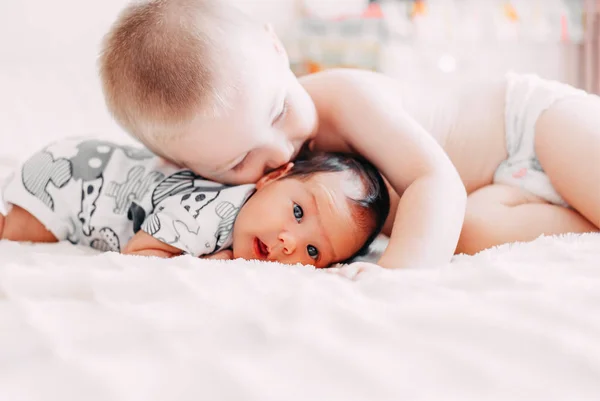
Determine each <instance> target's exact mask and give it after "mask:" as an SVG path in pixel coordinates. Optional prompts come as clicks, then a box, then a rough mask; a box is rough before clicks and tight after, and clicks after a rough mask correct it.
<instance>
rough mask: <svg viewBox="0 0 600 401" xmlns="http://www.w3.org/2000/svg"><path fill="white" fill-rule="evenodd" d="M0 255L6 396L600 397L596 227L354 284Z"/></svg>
mask: <svg viewBox="0 0 600 401" xmlns="http://www.w3.org/2000/svg"><path fill="white" fill-rule="evenodd" d="M381 244H384V242H380V243H379V245H381ZM0 261H1V263H0V400H2V401H5V400H6V401H9V400H10V401H50V400H52V401H53V400H57V401H59V400H60V401H71V400H73V401H75V400H77V401H79V400H86V401H94V400H98V401H100V400H102V401H105V400H107V401H108V400H111V401H112V400H115V401H117V400H118V401H125V400H140V401H152V400H157V401H158V400H160V401H162V400H174V401H177V400H245V401H250V400H257V401H266V400H286V401H292V400H302V401H304V400H343V401H352V400H369V401H376V400H401V399H402V400H404V399H406V400H409V399H410V400H441V399H443V400H487V399H494V400H495V399H497V400H525V399H526V400H531V399H538V400H545V401H548V400H580V399H590V400H592V399H598V396H599V395H600V317H599V312H598V311H600V235H592V234H589V235H581V236H575V235H573V236H565V237H561V238H550V237H547V238H539V239H538V240H536V241H535V242H533V243H529V244H515V245H506V246H502V247H499V248H497V249H492V250H489V251H485V252H483V253H481V254H479V255H476V256H474V257H466V256H459V257H456V258H455V260H454V261H453V263H452V264H449V265H447V266H441V267H438V268H432V269H424V270H403V271H380V272H367V273H365V274H364V275H362V276H359V277H358V279H357V280H356V281H352V280H349V279H347V278H344V277H340V276H339V275H336V274H330V273H327V272H325V271H315V270H314V269H312V268H309V267H301V266H296V267H289V266H283V265H277V264H273V263H257V262H244V261H239V260H236V261H228V262H219V261H207V260H199V259H194V258H192V257H189V256H183V257H179V258H176V259H172V260H162V259H148V258H143V257H131V256H123V255H119V254H115V253H105V254H98V253H96V252H95V251H92V250H90V249H86V248H81V247H74V246H72V245H70V244H66V243H60V244H53V245H31V244H17V243H11V242H6V241H2V242H0Z"/></svg>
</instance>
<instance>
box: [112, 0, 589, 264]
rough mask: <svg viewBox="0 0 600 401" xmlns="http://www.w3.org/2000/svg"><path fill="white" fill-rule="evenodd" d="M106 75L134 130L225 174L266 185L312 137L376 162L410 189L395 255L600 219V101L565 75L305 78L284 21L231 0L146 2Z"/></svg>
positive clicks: (163, 150) (488, 242)
mask: <svg viewBox="0 0 600 401" xmlns="http://www.w3.org/2000/svg"><path fill="white" fill-rule="evenodd" d="M100 73H101V79H102V84H103V89H104V93H105V97H106V102H107V105H108V108H109V109H110V111H111V112H112V114H113V115H114V116H115V118H116V120H117V121H118V122H119V123H120V124H121V125H122V126H123V127H124V128H125V130H127V132H129V133H130V134H131V135H132V136H134V137H136V138H138V139H139V140H140V141H142V142H143V143H144V144H145V145H146V146H148V147H149V148H150V149H152V150H153V151H154V152H156V153H158V154H159V155H161V156H163V157H165V158H167V159H169V160H171V161H173V162H174V163H177V164H178V165H181V166H185V167H186V168H189V169H191V170H193V171H194V172H195V173H197V174H200V175H202V176H204V177H207V178H210V179H212V180H215V181H218V182H225V183H235V184H241V183H250V182H255V181H256V180H258V179H259V178H260V177H261V176H262V175H263V174H264V173H265V172H268V171H271V170H273V169H276V168H278V167H279V166H282V165H285V164H286V163H288V162H289V161H290V160H293V159H294V158H295V157H296V156H297V154H298V152H299V150H300V149H301V147H302V145H303V144H305V143H308V144H309V148H310V149H314V150H321V151H336V152H352V153H358V154H360V155H362V156H363V157H365V158H367V159H368V160H370V161H371V162H372V163H373V164H374V165H375V166H376V167H377V168H378V169H379V170H380V171H381V172H382V174H383V175H384V176H385V178H386V179H387V181H388V183H389V185H390V186H391V188H392V189H393V190H394V191H393V192H392V193H391V198H392V202H391V204H392V208H391V213H390V215H389V218H388V222H387V223H386V225H385V227H384V232H385V233H386V234H388V235H390V242H389V246H388V248H387V249H386V251H385V252H384V253H383V255H382V257H381V259H380V260H379V261H378V264H379V265H381V266H383V267H407V266H408V267H418V266H423V265H433V264H442V263H446V262H448V261H449V260H450V258H451V256H452V255H453V253H454V252H465V253H475V252H477V251H479V250H482V249H484V248H487V247H490V246H493V245H497V244H501V243H505V242H509V241H519V240H521V241H526V240H531V239H534V238H536V237H537V236H539V235H541V234H556V233H565V232H585V231H598V230H599V227H600V207H599V206H598V205H600V157H599V156H600V99H599V98H598V97H597V96H592V95H589V94H587V93H585V92H583V91H580V90H576V89H574V88H572V87H569V86H567V85H564V84H560V83H557V82H551V81H547V80H543V79H540V78H538V77H535V76H530V75H520V74H508V75H506V76H504V77H499V78H498V79H496V80H489V81H486V82H474V83H470V84H465V85H464V86H461V87H459V88H455V89H452V90H450V89H448V90H444V91H440V90H439V89H436V88H431V86H430V85H427V82H411V83H410V84H409V83H407V82H400V81H396V80H394V79H391V78H389V77H386V76H384V75H381V74H377V73H371V72H366V71H357V70H330V71H325V72H322V73H317V74H313V75H309V76H306V77H303V78H301V79H297V78H296V77H295V76H294V74H293V73H292V72H291V70H290V68H289V62H288V58H287V54H286V51H285V49H284V48H283V46H282V44H281V42H280V41H279V39H278V38H277V36H276V35H275V34H274V32H273V30H272V29H271V28H270V27H269V26H266V27H265V26H262V25H260V24H257V23H256V22H254V21H253V20H251V19H250V18H248V17H247V16H246V15H244V14H242V13H241V12H240V11H238V10H237V9H236V8H235V7H233V6H231V5H230V4H228V2H227V1H222V0H212V1H211V0H155V1H142V2H136V3H135V4H133V5H132V6H130V7H128V8H127V9H126V10H124V12H123V13H122V14H121V15H120V17H119V18H118V20H117V21H116V23H115V25H114V26H113V27H112V29H111V30H110V32H109V33H108V35H107V37H106V40H105V42H104V45H103V50H102V54H101V57H100ZM367 132H368V133H369V135H366V134H365V133H367ZM392 224H393V226H392Z"/></svg>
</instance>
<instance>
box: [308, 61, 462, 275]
mask: <svg viewBox="0 0 600 401" xmlns="http://www.w3.org/2000/svg"><path fill="white" fill-rule="evenodd" d="M322 81H326V80H322ZM393 83H394V81H391V80H390V78H387V77H384V76H381V75H377V74H373V73H368V72H357V71H333V72H332V75H331V77H330V79H329V80H328V82H327V83H325V84H322V85H320V86H319V91H320V93H325V92H322V91H326V93H330V94H334V95H331V99H330V102H328V103H329V104H330V105H331V106H330V107H331V109H330V110H328V114H329V117H328V119H329V124H331V131H332V132H335V133H338V134H340V135H342V136H343V139H344V141H345V142H346V143H347V145H349V146H350V147H351V148H352V149H353V150H354V151H355V152H357V153H359V154H361V155H363V156H364V157H366V158H367V159H368V160H370V161H371V162H372V163H373V164H375V166H377V168H379V170H380V171H381V172H382V173H383V175H384V176H385V177H386V178H387V179H388V181H389V182H390V184H391V185H392V186H393V188H394V189H395V191H396V192H397V193H398V194H399V195H401V199H400V203H399V205H398V210H397V213H396V217H395V220H394V227H393V229H392V234H391V237H390V243H389V245H388V248H387V249H386V251H385V252H384V253H383V255H382V257H381V259H380V260H379V262H378V263H379V264H380V265H381V266H383V267H387V268H400V267H418V266H427V265H436V264H442V263H447V262H449V261H450V259H451V258H452V255H453V254H454V250H455V248H456V245H457V243H458V238H459V235H460V230H461V226H462V223H463V219H464V214H465V206H466V191H465V188H464V185H463V184H462V181H461V179H460V177H459V175H458V172H457V171H456V169H455V168H454V166H453V165H452V163H451V161H450V159H449V158H448V156H447V155H446V153H445V152H444V150H443V149H442V148H441V146H439V144H438V143H437V142H436V141H435V139H434V138H433V137H432V136H431V135H429V133H427V132H426V131H425V129H424V128H423V127H422V126H421V125H419V124H418V123H417V122H416V121H415V120H413V119H412V118H411V116H409V115H408V114H407V113H406V112H405V111H404V109H403V107H402V100H401V97H400V93H399V89H398V88H397V87H396V86H395V85H392V84H393Z"/></svg>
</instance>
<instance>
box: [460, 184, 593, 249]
mask: <svg viewBox="0 0 600 401" xmlns="http://www.w3.org/2000/svg"><path fill="white" fill-rule="evenodd" d="M590 231H599V230H598V228H597V227H595V226H594V225H593V224H591V223H590V222H589V221H588V220H587V219H585V218H584V217H582V216H581V215H580V214H579V213H577V212H575V211H574V210H571V209H567V208H564V207H562V206H556V205H551V204H549V203H546V202H545V201H543V200H542V199H540V198H538V197H536V196H534V195H531V194H530V193H529V192H527V191H524V190H522V189H520V188H516V187H510V186H505V185H499V184H494V185H488V186H485V187H483V188H481V189H479V190H477V191H475V192H473V193H472V194H471V195H469V197H468V200H467V210H466V215H465V221H464V224H463V229H462V232H461V235H460V239H459V242H458V247H457V248H456V253H466V254H470V255H472V254H475V253H477V252H479V251H482V250H484V249H487V248H490V247H493V246H496V245H501V244H505V243H509V242H516V241H532V240H534V239H536V238H537V237H539V236H540V235H542V234H545V235H553V234H563V233H583V232H590Z"/></svg>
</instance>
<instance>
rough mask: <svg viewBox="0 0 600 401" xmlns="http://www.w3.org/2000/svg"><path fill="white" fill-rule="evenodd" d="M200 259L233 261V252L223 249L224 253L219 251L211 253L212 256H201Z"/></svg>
mask: <svg viewBox="0 0 600 401" xmlns="http://www.w3.org/2000/svg"><path fill="white" fill-rule="evenodd" d="M202 259H213V260H231V259H233V252H232V251H231V249H225V250H224V251H219V252H217V253H213V254H212V255H206V256H203V257H202Z"/></svg>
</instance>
